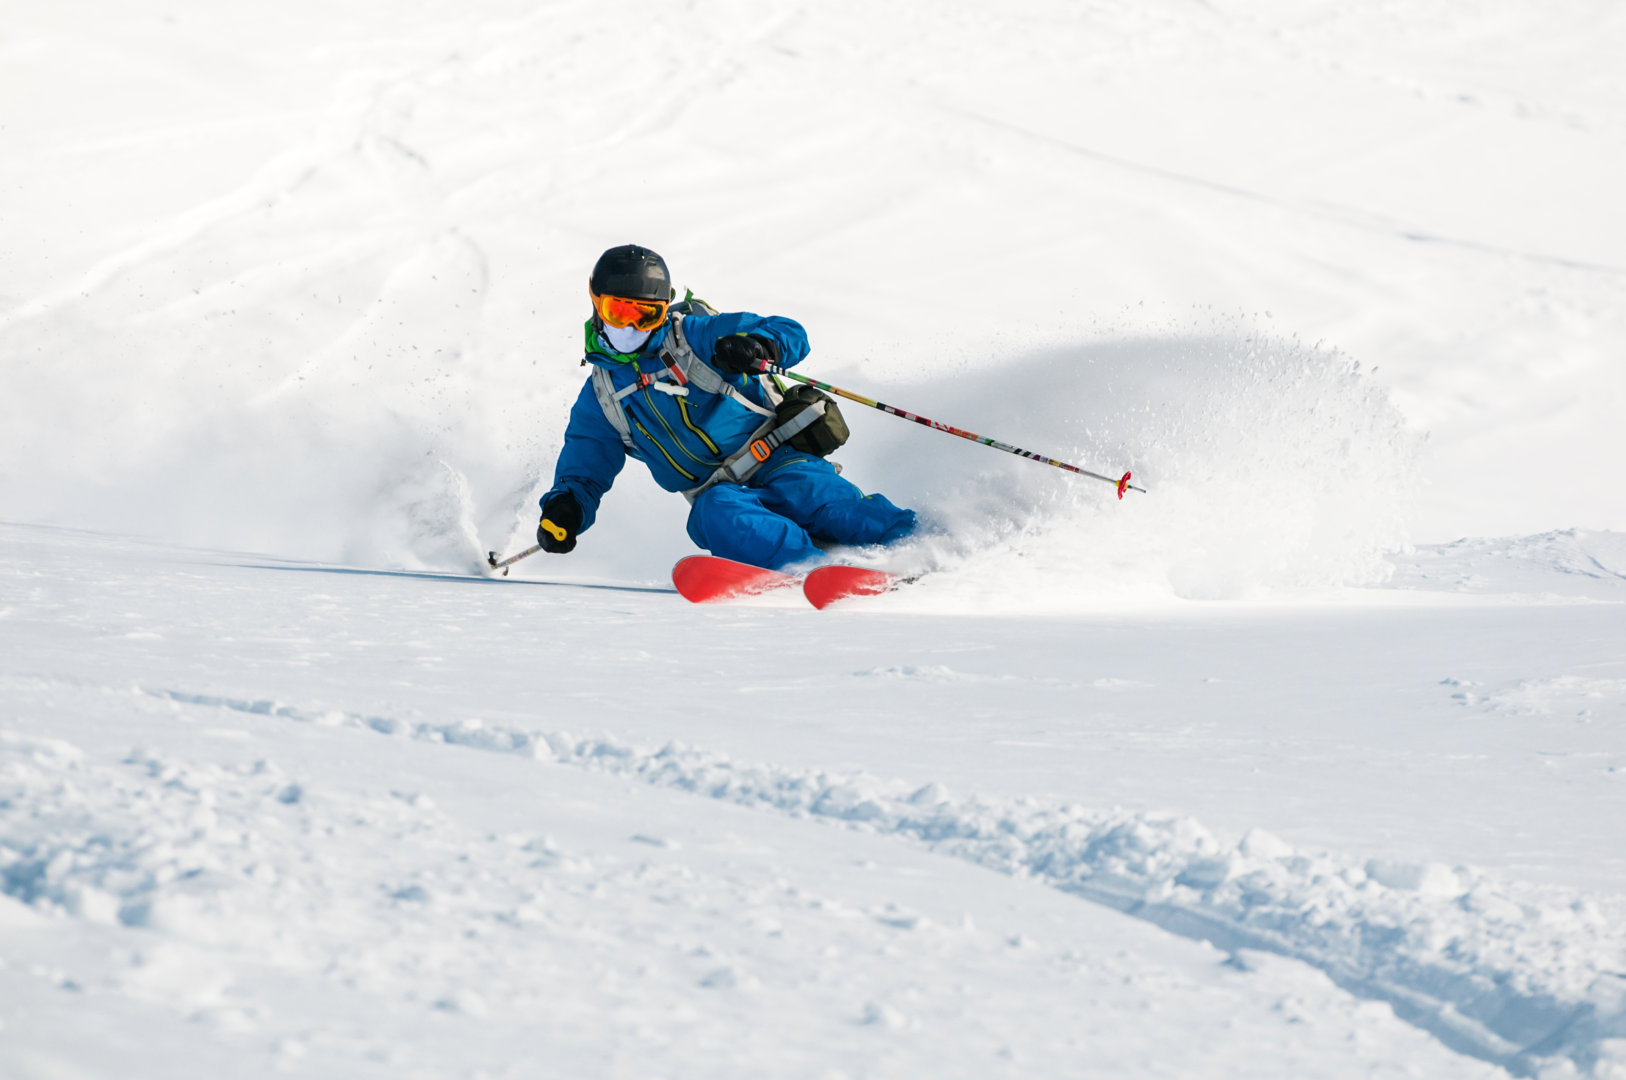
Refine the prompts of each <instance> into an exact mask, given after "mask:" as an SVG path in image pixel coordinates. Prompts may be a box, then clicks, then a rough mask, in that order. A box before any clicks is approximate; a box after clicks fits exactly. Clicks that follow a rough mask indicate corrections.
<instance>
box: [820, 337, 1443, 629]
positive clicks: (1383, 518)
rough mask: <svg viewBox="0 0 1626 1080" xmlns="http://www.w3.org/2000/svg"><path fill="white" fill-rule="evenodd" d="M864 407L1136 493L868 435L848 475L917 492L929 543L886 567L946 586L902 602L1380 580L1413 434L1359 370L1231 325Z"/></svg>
mask: <svg viewBox="0 0 1626 1080" xmlns="http://www.w3.org/2000/svg"><path fill="white" fill-rule="evenodd" d="M880 396H881V397H882V399H883V400H886V401H888V402H889V403H895V402H893V398H894V396H895V398H896V401H898V402H905V403H907V404H909V405H910V407H911V408H916V409H921V410H924V411H925V412H926V413H928V414H929V415H931V416H932V417H933V418H934V419H941V420H944V421H946V422H952V423H955V424H957V425H959V426H963V427H969V428H970V429H971V430H973V431H975V432H977V433H978V434H982V435H987V436H990V437H994V438H998V439H1000V440H1002V441H1004V442H1007V443H1012V444H1014V445H1017V446H1019V447H1021V448H1023V449H1028V450H1032V451H1034V452H1036V453H1039V454H1041V455H1044V456H1047V457H1055V458H1058V459H1060V460H1063V461H1066V462H1068V463H1070V464H1075V465H1078V466H1080V467H1082V468H1087V469H1089V470H1091V471H1093V472H1097V473H1100V474H1102V475H1106V476H1109V477H1112V478H1116V477H1118V476H1119V475H1121V474H1122V473H1123V472H1124V471H1126V470H1128V471H1132V472H1133V474H1134V482H1136V483H1138V484H1142V485H1144V486H1145V487H1146V488H1147V490H1148V493H1147V494H1139V493H1135V492H1130V493H1128V495H1127V497H1126V498H1124V499H1123V500H1122V501H1121V502H1120V501H1119V500H1118V499H1117V498H1116V497H1115V492H1114V490H1113V487H1112V485H1111V484H1107V483H1101V482H1100V481H1098V480H1093V479H1089V478H1085V477H1079V476H1076V475H1072V474H1069V473H1067V472H1064V471H1063V470H1060V469H1055V468H1050V467H1047V466H1044V465H1042V464H1036V463H1034V462H1031V461H1024V460H1022V459H1020V458H1018V457H1015V456H1014V455H1005V454H1000V453H997V452H994V451H992V450H990V449H988V448H986V447H979V446H976V445H974V444H972V443H970V442H968V441H965V440H958V439H952V438H945V437H943V436H940V435H928V434H926V433H923V432H921V431H920V429H919V428H918V427H913V428H910V427H908V426H906V425H897V429H895V430H892V431H891V432H889V433H888V434H887V435H885V436H884V437H878V436H881V433H880V432H869V431H866V432H865V433H864V434H865V438H864V441H863V442H862V443H860V444H859V446H858V447H855V451H856V453H855V454H854V455H853V456H854V458H855V459H856V460H857V461H858V465H857V466H856V467H855V468H854V469H853V471H852V475H853V476H854V477H855V479H857V480H858V481H859V482H860V483H866V482H869V483H874V481H872V480H869V478H871V477H880V478H882V479H881V482H879V483H876V484H875V486H876V487H878V488H879V489H881V490H883V491H886V492H888V493H889V494H894V495H895V496H897V497H902V498H914V499H916V500H917V505H918V506H919V507H920V508H921V510H922V511H923V513H924V516H925V517H926V518H927V520H928V521H929V522H930V523H931V524H932V525H933V526H935V527H936V529H937V530H938V531H937V532H936V533H935V534H933V535H927V536H926V537H924V538H923V539H922V540H920V541H919V542H917V544H915V545H914V550H913V551H909V552H905V553H903V554H901V555H900V556H899V561H900V562H902V563H908V562H909V561H911V560H914V561H916V562H917V563H918V562H925V563H926V564H928V565H931V566H934V567H937V568H943V569H949V568H952V569H953V570H954V571H955V573H954V575H953V583H952V584H948V583H941V584H940V583H939V581H940V580H941V579H939V580H932V579H928V582H927V583H926V585H925V586H923V587H922V588H921V589H920V590H918V591H919V593H920V594H923V595H925V596H928V597H935V598H937V599H939V600H940V601H941V602H942V603H943V604H946V605H953V604H956V603H959V604H964V603H965V602H966V601H974V602H975V605H976V608H977V609H978V610H987V609H989V608H990V607H993V608H995V609H999V608H1006V607H1008V608H1020V609H1021V610H1024V611H1031V610H1034V609H1035V608H1040V609H1052V610H1056V609H1059V610H1067V609H1076V608H1079V607H1081V606H1094V605H1097V604H1099V603H1100V602H1102V600H1103V599H1107V598H1112V597H1148V596H1163V597H1169V596H1173V597H1181V598H1187V599H1229V598H1240V597H1252V596H1258V595H1268V594H1275V595H1281V594H1284V593H1285V594H1292V593H1303V592H1306V591H1321V590H1326V589H1329V588H1333V587H1336V586H1340V585H1347V584H1370V583H1373V582H1378V581H1382V580H1384V579H1385V578H1386V577H1387V576H1388V575H1389V573H1390V572H1391V568H1390V566H1389V564H1388V563H1387V562H1386V561H1385V559H1384V554H1385V553H1386V552H1388V551H1391V550H1393V549H1395V548H1397V547H1400V546H1402V545H1403V544H1404V542H1405V535H1406V534H1405V514H1406V511H1407V509H1408V500H1409V497H1410V493H1411V490H1412V479H1411V478H1412V476H1413V470H1414V465H1415V459H1416V455H1417V451H1418V447H1419V443H1420V440H1419V438H1418V437H1417V436H1416V435H1415V434H1414V433H1413V432H1411V431H1410V430H1408V429H1407V427H1406V425H1405V423H1404V421H1403V420H1402V418H1401V416H1400V414H1399V412H1398V411H1397V410H1396V409H1395V408H1394V407H1393V406H1392V405H1391V404H1390V402H1389V400H1388V398H1387V396H1386V395H1385V393H1384V392H1383V391H1382V389H1381V388H1380V387H1378V386H1377V384H1376V383H1375V381H1374V380H1372V379H1371V378H1369V377H1368V374H1367V373H1364V372H1363V371H1362V370H1361V365H1360V364H1359V363H1358V362H1355V361H1353V360H1351V359H1350V358H1349V357H1347V356H1344V355H1343V354H1341V353H1338V352H1336V351H1331V350H1326V349H1323V348H1320V347H1318V346H1309V345H1305V344H1303V343H1301V342H1299V341H1298V340H1296V339H1294V338H1284V337H1281V336H1278V335H1275V334H1273V333H1270V332H1268V331H1266V330H1264V329H1261V328H1260V327H1258V326H1257V325H1253V324H1251V323H1249V322H1248V321H1246V320H1242V319H1222V318H1216V319H1214V320H1212V322H1211V324H1210V325H1209V326H1206V327H1203V328H1200V332H1199V330H1197V329H1193V330H1189V331H1187V332H1183V333H1177V334H1169V335H1164V336H1146V335H1136V336H1112V337H1106V338H1103V339H1102V340H1099V341H1095V342H1092V343H1087V344H1082V345H1078V346H1074V347H1071V348H1067V349H1058V350H1055V351H1052V352H1048V353H1044V354H1042V355H1036V356H1032V357H1030V358H1028V359H1026V360H1024V361H1022V362H1018V363H1013V364H1009V365H1002V366H995V367H990V368H985V369H981V370H977V371H973V372H967V373H956V374H955V375H954V376H953V377H952V378H941V379H937V380H934V381H933V382H931V383H928V384H923V385H912V386H899V387H897V388H896V389H895V390H894V388H892V387H885V388H883V390H882V392H881V395H880ZM916 403H918V404H916ZM848 411H849V412H852V411H864V410H862V409H859V408H855V409H851V410H848ZM871 439H873V440H874V443H873V444H871V442H870V440H871ZM927 440H933V441H931V442H928V441H927ZM872 445H873V447H874V448H873V449H872V448H871V446H872ZM860 455H864V456H860Z"/></svg>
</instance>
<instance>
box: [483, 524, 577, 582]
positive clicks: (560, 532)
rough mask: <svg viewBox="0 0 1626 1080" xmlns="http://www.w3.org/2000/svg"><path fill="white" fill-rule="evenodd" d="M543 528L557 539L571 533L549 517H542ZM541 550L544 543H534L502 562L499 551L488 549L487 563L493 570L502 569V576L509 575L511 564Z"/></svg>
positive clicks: (561, 538)
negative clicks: (498, 557) (498, 558)
mask: <svg viewBox="0 0 1626 1080" xmlns="http://www.w3.org/2000/svg"><path fill="white" fill-rule="evenodd" d="M542 528H544V529H546V530H548V532H550V533H552V534H553V538H554V539H555V540H563V539H564V538H565V537H567V536H569V535H570V534H569V533H568V532H566V531H565V529H564V527H563V526H562V525H555V524H554V523H553V522H551V521H549V520H548V519H547V518H543V519H542ZM541 550H542V545H541V544H540V543H536V544H532V545H531V546H530V547H528V548H526V549H525V550H524V551H522V552H520V553H519V554H518V555H510V556H508V558H506V559H504V560H502V561H501V562H498V561H497V553H496V552H495V551H488V552H486V565H487V566H489V567H491V568H492V569H493V570H501V571H502V576H503V577H507V576H508V568H509V567H510V566H512V565H513V564H514V563H517V562H519V561H520V560H521V559H523V558H526V557H527V556H530V555H535V554H536V553H537V552H539V551H541Z"/></svg>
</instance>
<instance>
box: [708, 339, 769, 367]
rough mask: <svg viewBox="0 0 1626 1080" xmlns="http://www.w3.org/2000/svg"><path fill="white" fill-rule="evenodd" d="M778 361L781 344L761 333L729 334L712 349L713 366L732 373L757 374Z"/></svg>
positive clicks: (718, 340)
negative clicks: (776, 343)
mask: <svg viewBox="0 0 1626 1080" xmlns="http://www.w3.org/2000/svg"><path fill="white" fill-rule="evenodd" d="M778 363H779V346H778V345H775V344H774V343H773V339H772V338H765V337H763V336H762V335H761V334H729V335H728V336H727V337H721V338H718V339H717V345H716V347H715V348H713V349H712V351H711V366H712V367H714V368H716V369H717V370H718V371H724V372H727V373H728V374H730V375H755V374H757V373H759V372H761V371H762V370H763V368H765V367H767V366H768V365H769V364H778Z"/></svg>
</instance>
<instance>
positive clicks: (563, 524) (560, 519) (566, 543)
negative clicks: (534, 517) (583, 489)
mask: <svg viewBox="0 0 1626 1080" xmlns="http://www.w3.org/2000/svg"><path fill="white" fill-rule="evenodd" d="M549 525H552V526H553V528H552V529H550V528H548V526H549ZM581 527H582V506H581V503H579V502H577V501H576V496H574V495H572V494H571V493H570V492H568V491H561V492H559V493H558V494H557V495H549V496H548V497H547V498H546V499H544V500H543V502H542V520H541V522H540V523H538V524H537V526H536V542H537V543H539V544H541V545H542V550H543V551H548V552H552V553H553V554H555V555H563V554H564V553H565V552H567V551H573V550H575V547H576V534H577V533H578V532H580V531H581ZM560 533H563V534H564V535H563V536H562V537H561V536H560V535H559V534H560Z"/></svg>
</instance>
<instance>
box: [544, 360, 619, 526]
mask: <svg viewBox="0 0 1626 1080" xmlns="http://www.w3.org/2000/svg"><path fill="white" fill-rule="evenodd" d="M626 463H627V450H626V447H625V446H624V445H623V444H622V442H621V436H620V434H619V433H618V432H617V431H616V430H615V428H614V427H612V426H610V422H609V420H607V419H605V416H604V410H603V409H602V408H601V407H600V406H599V403H598V395H597V394H595V393H594V392H593V383H592V381H591V380H589V381H588V382H587V383H586V384H585V385H584V386H583V387H582V392H581V393H580V394H579V395H577V397H576V404H575V405H573V406H571V409H570V422H569V423H568V424H567V425H566V426H565V445H564V449H562V450H560V451H559V460H558V462H557V463H556V464H555V465H554V467H553V487H551V488H549V489H548V493H547V494H546V495H544V496H542V516H543V518H544V519H545V520H546V521H548V522H551V523H552V524H553V525H554V526H555V527H556V529H560V530H563V531H564V532H565V533H566V535H565V536H562V537H561V536H559V534H558V532H557V531H555V530H553V529H548V528H547V526H546V525H543V526H541V527H540V528H539V529H538V532H537V539H538V540H539V541H540V542H541V543H542V546H543V547H544V548H545V549H546V550H548V551H553V552H561V553H562V552H566V551H569V550H570V549H571V548H574V547H575V546H576V537H577V535H579V534H580V533H584V532H586V531H587V530H588V529H590V528H592V527H593V522H594V520H595V519H596V518H597V517H598V505H599V502H600V501H601V500H602V499H603V498H604V495H605V493H606V492H608V491H609V490H610V485H611V484H614V483H615V478H616V476H617V475H618V474H619V473H620V472H621V467H622V466H623V465H625V464H626ZM558 518H563V519H564V520H556V519H558ZM550 534H551V535H550Z"/></svg>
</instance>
